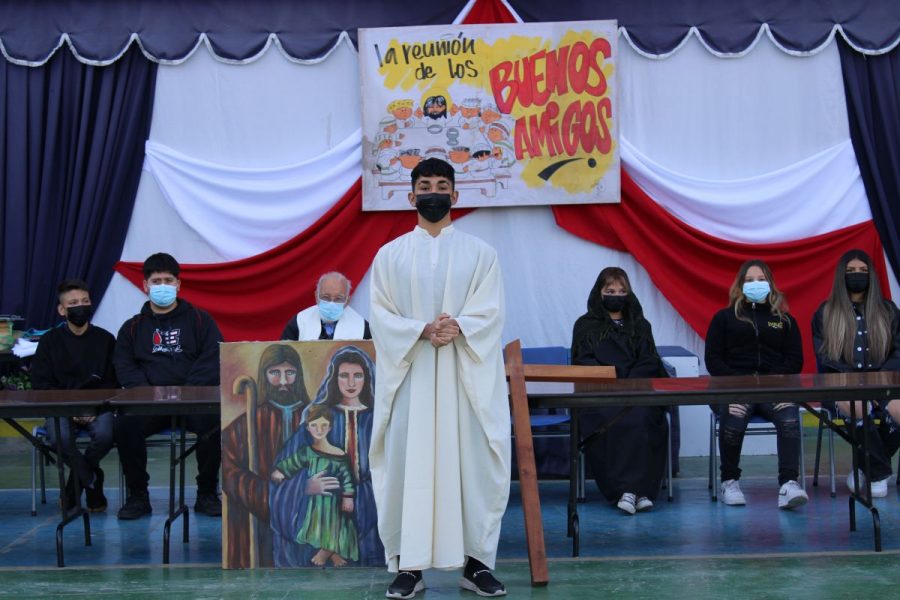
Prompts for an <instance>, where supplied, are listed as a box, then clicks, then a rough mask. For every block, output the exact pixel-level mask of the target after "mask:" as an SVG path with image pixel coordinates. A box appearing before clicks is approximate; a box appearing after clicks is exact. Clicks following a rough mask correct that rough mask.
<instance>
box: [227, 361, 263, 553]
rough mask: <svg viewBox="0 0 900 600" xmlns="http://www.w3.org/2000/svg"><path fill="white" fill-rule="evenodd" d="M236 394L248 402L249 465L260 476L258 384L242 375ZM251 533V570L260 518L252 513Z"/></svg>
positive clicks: (236, 381)
mask: <svg viewBox="0 0 900 600" xmlns="http://www.w3.org/2000/svg"><path fill="white" fill-rule="evenodd" d="M233 391H234V394H235V395H236V396H240V395H241V394H243V395H244V396H245V397H246V400H247V413H246V415H245V418H246V419H247V459H248V460H247V465H248V466H249V468H250V472H251V473H253V474H255V475H259V454H258V453H257V442H256V398H257V391H256V382H255V381H254V380H253V378H252V377H249V376H247V375H242V376H241V377H238V378H237V379H235V380H234V388H233ZM249 518H250V522H249V531H250V542H251V543H250V568H253V569H255V568H257V567H259V517H257V516H256V515H255V514H253V512H252V511H251V512H250V513H249Z"/></svg>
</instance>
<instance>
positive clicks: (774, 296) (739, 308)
mask: <svg viewBox="0 0 900 600" xmlns="http://www.w3.org/2000/svg"><path fill="white" fill-rule="evenodd" d="M750 267H759V268H760V269H761V270H762V272H763V275H765V276H766V281H768V282H769V295H768V297H767V298H766V300H767V302H768V303H769V310H771V311H772V314H773V315H775V316H777V317H778V318H779V319H780V320H781V321H786V322H788V323H790V319H788V318H787V310H788V306H787V300H786V299H785V297H784V294H783V293H782V292H781V290H780V289H778V287H777V286H776V285H775V279H774V278H773V277H772V269H770V268H769V265H767V264H766V263H765V262H764V261H761V260H759V259H756V258H754V259H752V260H748V261H747V262H745V263H744V264H742V265H741V268H740V269H738V273H737V277H735V278H734V282H733V283H732V284H731V289H730V290H728V306H730V307H731V308H732V309H733V310H734V316H735V317H736V318H737V319H738V320H740V321H746V322H748V323H753V321H751V320H750V317H748V316H747V314H746V311H745V310H744V277H746V276H747V271H749V270H750Z"/></svg>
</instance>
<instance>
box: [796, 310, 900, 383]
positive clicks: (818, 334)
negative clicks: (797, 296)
mask: <svg viewBox="0 0 900 600" xmlns="http://www.w3.org/2000/svg"><path fill="white" fill-rule="evenodd" d="M884 303H885V305H886V306H887V307H888V309H889V310H890V311H891V314H892V315H893V318H892V319H891V336H892V338H893V339H892V348H891V352H890V354H888V355H887V356H886V357H885V358H884V360H883V361H882V362H881V363H880V364H877V365H872V366H871V367H870V366H868V365H866V366H863V367H862V368H857V367H855V366H853V365H851V364H848V363H847V362H846V361H844V360H843V359H841V360H831V359H830V358H828V357H827V356H825V354H824V353H822V352H820V351H819V349H820V348H821V347H822V344H824V343H825V332H824V329H825V326H824V325H823V321H824V319H825V303H824V302H823V303H822V304H821V305H820V306H819V309H818V310H817V311H816V314H814V315H813V320H812V334H813V349H815V351H816V366H817V367H818V370H819V372H820V373H834V372H838V373H848V372H851V371H900V310H897V305H896V304H894V303H893V302H891V301H890V300H887V299H885V301H884Z"/></svg>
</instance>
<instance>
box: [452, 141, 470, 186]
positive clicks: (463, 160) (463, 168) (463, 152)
mask: <svg viewBox="0 0 900 600" xmlns="http://www.w3.org/2000/svg"><path fill="white" fill-rule="evenodd" d="M470 158H472V154H471V153H470V152H469V148H468V146H454V147H453V149H452V150H450V164H451V165H453V170H454V171H456V178H457V179H461V178H464V177H468V172H469V159H470Z"/></svg>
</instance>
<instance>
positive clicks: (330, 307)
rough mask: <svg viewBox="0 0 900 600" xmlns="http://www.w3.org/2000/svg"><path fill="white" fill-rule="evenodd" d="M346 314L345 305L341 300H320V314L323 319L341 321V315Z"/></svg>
mask: <svg viewBox="0 0 900 600" xmlns="http://www.w3.org/2000/svg"><path fill="white" fill-rule="evenodd" d="M343 314H344V305H343V304H341V303H340V302H328V301H327V300H319V316H321V317H322V320H323V321H327V322H329V323H330V322H334V321H339V320H340V318H341V315H343Z"/></svg>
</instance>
